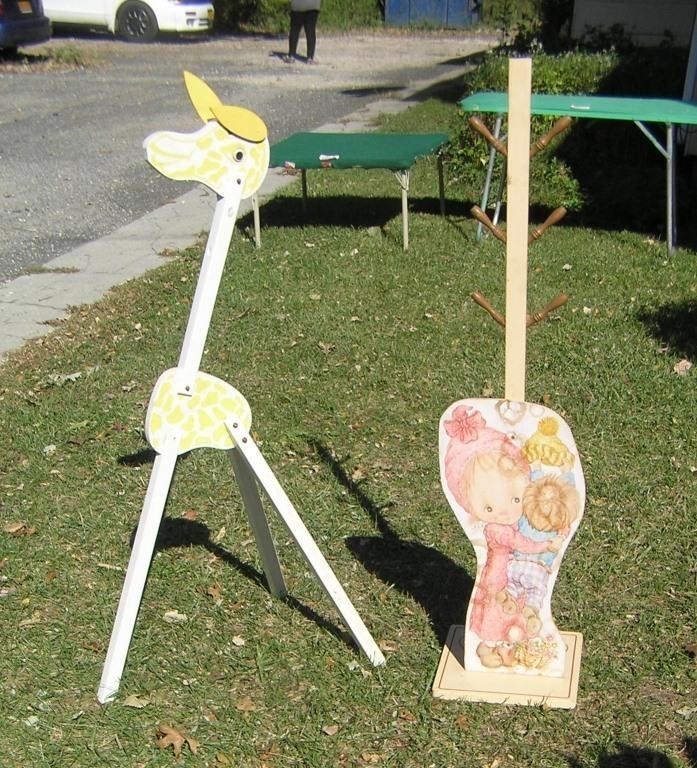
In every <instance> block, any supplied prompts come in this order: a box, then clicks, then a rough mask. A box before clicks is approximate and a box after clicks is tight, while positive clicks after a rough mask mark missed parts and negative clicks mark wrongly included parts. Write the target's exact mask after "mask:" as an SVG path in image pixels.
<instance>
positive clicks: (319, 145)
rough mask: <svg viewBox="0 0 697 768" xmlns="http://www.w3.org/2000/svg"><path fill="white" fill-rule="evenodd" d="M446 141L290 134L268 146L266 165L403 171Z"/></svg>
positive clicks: (419, 136) (416, 136)
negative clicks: (268, 158)
mask: <svg viewBox="0 0 697 768" xmlns="http://www.w3.org/2000/svg"><path fill="white" fill-rule="evenodd" d="M447 142H448V136H447V134H445V133H321V132H318V133H294V134H293V135H292V136H289V137H288V138H287V139H284V140H283V141H279V142H278V144H274V145H273V146H272V147H271V161H270V163H269V165H270V166H271V167H272V168H281V167H283V166H284V165H288V164H292V167H295V168H301V169H308V168H337V169H340V170H342V169H346V168H387V169H389V170H391V171H406V170H409V168H411V166H412V165H414V163H415V162H416V160H417V158H419V157H423V156H426V155H431V154H433V153H434V152H436V151H437V150H438V149H439V148H440V147H442V146H443V145H444V144H446V143H447Z"/></svg>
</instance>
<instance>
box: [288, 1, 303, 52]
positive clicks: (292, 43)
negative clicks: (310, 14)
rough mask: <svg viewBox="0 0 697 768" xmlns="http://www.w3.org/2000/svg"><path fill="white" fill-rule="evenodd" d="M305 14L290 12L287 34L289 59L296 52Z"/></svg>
mask: <svg viewBox="0 0 697 768" xmlns="http://www.w3.org/2000/svg"><path fill="white" fill-rule="evenodd" d="M304 17H305V14H304V13H303V12H302V11H291V12H290V32H289V34H288V56H290V57H291V58H292V57H294V56H295V55H296V53H297V52H298V39H299V38H300V30H301V29H302V28H303V23H304V20H305V19H304Z"/></svg>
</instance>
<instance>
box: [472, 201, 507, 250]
mask: <svg viewBox="0 0 697 768" xmlns="http://www.w3.org/2000/svg"><path fill="white" fill-rule="evenodd" d="M470 213H471V214H472V216H473V217H474V218H475V219H476V220H477V221H478V222H480V223H481V224H483V225H484V226H485V227H486V228H487V229H488V230H489V232H491V234H492V235H493V236H494V237H496V238H498V239H499V240H500V241H501V242H502V243H505V242H506V233H505V232H504V231H503V230H502V229H499V228H498V227H497V226H496V224H494V222H493V221H492V220H491V219H490V218H489V217H488V216H487V215H486V213H484V211H483V210H482V209H481V208H480V207H479V206H478V205H473V206H472V207H471V208H470Z"/></svg>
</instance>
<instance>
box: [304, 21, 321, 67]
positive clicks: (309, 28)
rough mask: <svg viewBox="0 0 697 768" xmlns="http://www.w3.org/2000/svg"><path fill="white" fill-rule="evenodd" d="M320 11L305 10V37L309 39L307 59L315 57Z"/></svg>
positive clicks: (311, 59) (310, 59)
mask: <svg viewBox="0 0 697 768" xmlns="http://www.w3.org/2000/svg"><path fill="white" fill-rule="evenodd" d="M318 16H319V11H306V12H305V39H306V40H307V60H308V61H313V60H314V58H315V44H316V43H317V32H316V30H317V17H318Z"/></svg>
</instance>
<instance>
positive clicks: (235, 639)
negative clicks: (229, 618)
mask: <svg viewBox="0 0 697 768" xmlns="http://www.w3.org/2000/svg"><path fill="white" fill-rule="evenodd" d="M232 644H233V645H234V646H235V647H236V648H242V646H243V645H246V644H247V641H246V640H245V639H244V638H243V637H240V636H239V635H235V636H234V637H233V638H232Z"/></svg>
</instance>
